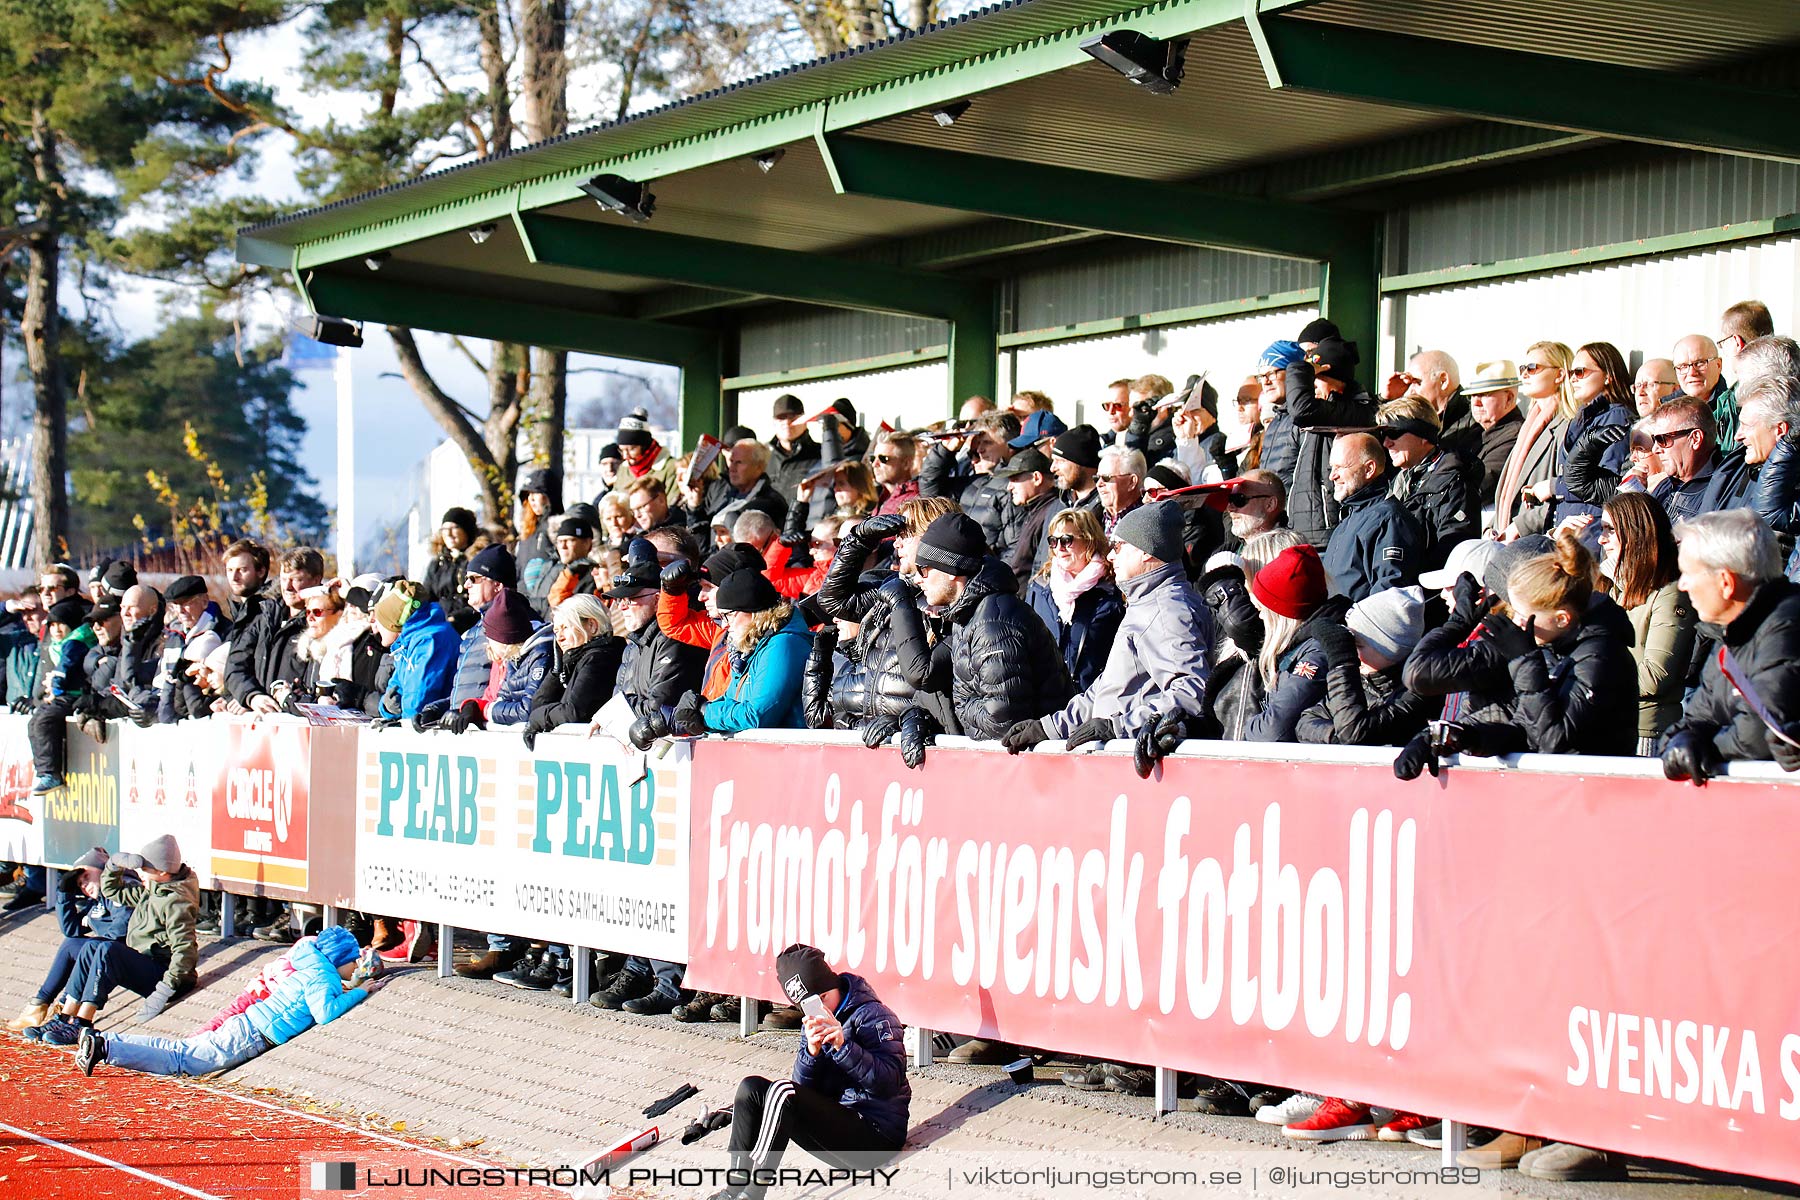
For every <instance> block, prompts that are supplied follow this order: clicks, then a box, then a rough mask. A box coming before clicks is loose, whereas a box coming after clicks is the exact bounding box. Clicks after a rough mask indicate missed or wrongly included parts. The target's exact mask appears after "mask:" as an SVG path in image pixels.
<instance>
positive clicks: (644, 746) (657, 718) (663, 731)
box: [626, 708, 669, 750]
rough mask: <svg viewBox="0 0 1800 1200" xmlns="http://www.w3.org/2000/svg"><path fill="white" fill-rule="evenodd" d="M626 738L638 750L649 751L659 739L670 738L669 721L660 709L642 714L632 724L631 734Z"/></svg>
mask: <svg viewBox="0 0 1800 1200" xmlns="http://www.w3.org/2000/svg"><path fill="white" fill-rule="evenodd" d="M626 736H627V737H629V738H630V739H631V744H632V745H633V746H635V747H636V748H637V749H639V750H648V749H650V745H651V743H652V742H654V741H656V739H657V738H666V737H668V736H669V719H668V718H667V717H665V716H663V715H662V710H661V709H659V708H658V709H651V710H650V711H649V712H646V713H640V714H638V718H637V720H635V721H633V722H632V723H631V732H630V733H628V734H626Z"/></svg>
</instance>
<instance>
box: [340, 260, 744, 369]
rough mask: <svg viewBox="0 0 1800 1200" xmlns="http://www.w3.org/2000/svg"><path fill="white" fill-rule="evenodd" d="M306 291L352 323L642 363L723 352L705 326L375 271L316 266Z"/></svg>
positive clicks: (677, 361)
mask: <svg viewBox="0 0 1800 1200" xmlns="http://www.w3.org/2000/svg"><path fill="white" fill-rule="evenodd" d="M307 292H308V294H309V295H310V296H311V298H312V302H313V305H314V307H315V308H316V309H317V311H319V312H321V313H325V314H327V315H328V316H333V317H343V318H344V319H346V320H350V321H369V322H373V323H375V324H379V325H405V326H407V327H408V328H411V329H422V330H430V331H433V332H436V333H455V334H461V335H462V336H464V337H476V338H485V339H488V340H490V341H496V342H519V343H522V344H524V345H527V346H542V347H544V348H546V349H552V350H572V351H576V352H579V353H582V354H605V355H609V356H611V357H613V358H630V359H636V360H637V361H639V362H658V363H674V364H677V365H681V364H685V363H688V362H691V361H700V360H702V359H704V358H705V357H706V356H707V355H709V354H710V355H712V356H714V359H715V360H716V357H717V355H718V337H717V336H716V335H715V334H713V333H711V332H710V331H708V330H704V329H692V328H688V327H686V326H681V325H661V324H657V323H655V322H652V321H631V320H626V319H624V318H621V317H608V316H601V315H598V314H595V313H584V312H577V311H574V310H571V309H567V308H559V307H556V306H554V305H548V304H527V303H522V302H519V301H512V300H496V299H494V298H492V297H488V296H471V295H465V294H463V293H460V292H447V291H444V290H442V289H441V288H435V287H422V286H418V285H413V284H407V283H403V282H399V281H397V280H386V279H377V278H375V277H373V276H371V277H369V278H367V279H359V278H357V277H356V276H354V275H326V274H322V273H318V272H314V273H312V274H311V276H310V278H308V280H307Z"/></svg>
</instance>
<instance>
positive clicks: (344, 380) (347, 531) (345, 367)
mask: <svg viewBox="0 0 1800 1200" xmlns="http://www.w3.org/2000/svg"><path fill="white" fill-rule="evenodd" d="M335 367H336V370H337V573H338V574H339V575H341V576H342V577H344V578H345V579H349V578H351V577H352V576H354V575H355V574H356V400H355V396H354V394H353V389H352V387H351V376H350V369H351V368H350V353H349V351H347V350H346V349H344V347H342V346H339V347H338V348H337V362H336V364H335Z"/></svg>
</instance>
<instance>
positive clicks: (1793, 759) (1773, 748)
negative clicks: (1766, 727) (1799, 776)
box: [1769, 725, 1800, 771]
mask: <svg viewBox="0 0 1800 1200" xmlns="http://www.w3.org/2000/svg"><path fill="white" fill-rule="evenodd" d="M1782 732H1784V733H1786V734H1787V735H1788V736H1789V737H1792V738H1800V725H1790V726H1788V727H1787V728H1786V729H1785V730H1783V731H1782ZM1769 753H1770V754H1772V755H1773V756H1774V758H1775V762H1776V765H1777V766H1779V767H1780V768H1781V769H1782V770H1784V771H1800V749H1795V748H1794V747H1793V746H1790V745H1788V744H1787V743H1786V742H1784V741H1782V740H1781V739H1780V738H1778V737H1771V738H1769Z"/></svg>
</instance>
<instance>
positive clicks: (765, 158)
mask: <svg viewBox="0 0 1800 1200" xmlns="http://www.w3.org/2000/svg"><path fill="white" fill-rule="evenodd" d="M786 157H787V151H786V150H783V149H779V148H778V149H774V150H767V151H764V152H763V153H761V154H759V155H757V156H756V165H757V168H758V169H759V170H761V171H762V173H763V174H764V175H767V174H768V173H769V172H770V171H773V170H774V169H775V164H776V163H778V162H780V161H781V160H782V159H784V158H786Z"/></svg>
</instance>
